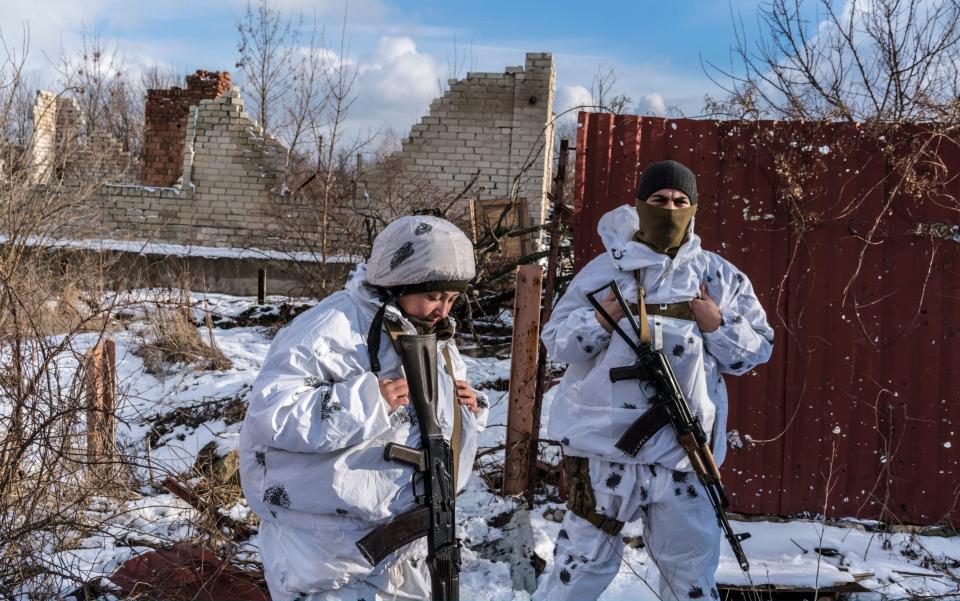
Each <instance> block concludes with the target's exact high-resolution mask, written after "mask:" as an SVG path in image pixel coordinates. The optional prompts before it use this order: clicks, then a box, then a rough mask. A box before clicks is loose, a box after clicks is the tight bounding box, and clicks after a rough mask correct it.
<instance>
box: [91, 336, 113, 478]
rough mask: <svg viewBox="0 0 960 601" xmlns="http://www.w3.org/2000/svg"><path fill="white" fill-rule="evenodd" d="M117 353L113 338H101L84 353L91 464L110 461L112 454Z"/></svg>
mask: <svg viewBox="0 0 960 601" xmlns="http://www.w3.org/2000/svg"><path fill="white" fill-rule="evenodd" d="M116 354H117V345H116V343H115V342H114V341H113V339H112V338H103V339H101V340H100V342H98V343H97V345H96V346H95V347H93V349H91V350H90V352H89V353H87V361H86V364H87V369H86V375H85V378H86V382H85V384H86V397H87V461H88V462H89V463H90V464H91V465H97V464H100V463H103V462H109V461H111V460H112V459H113V457H114V454H115V447H114V441H115V432H116V426H115V421H114V409H115V406H116V372H117V370H116Z"/></svg>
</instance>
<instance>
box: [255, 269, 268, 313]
mask: <svg viewBox="0 0 960 601" xmlns="http://www.w3.org/2000/svg"><path fill="white" fill-rule="evenodd" d="M266 299H267V269H266V267H261V268H260V269H257V304H258V305H262V304H264V303H265V302H266Z"/></svg>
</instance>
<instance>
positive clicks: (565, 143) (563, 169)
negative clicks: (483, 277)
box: [526, 138, 570, 509]
mask: <svg viewBox="0 0 960 601" xmlns="http://www.w3.org/2000/svg"><path fill="white" fill-rule="evenodd" d="M569 151H570V140H568V139H566V138H563V139H561V140H560V158H559V164H558V165H557V175H556V177H555V178H554V180H553V190H552V193H551V195H552V196H553V216H552V217H551V221H550V254H549V255H548V256H549V259H547V281H546V284H545V285H544V291H543V307H542V308H541V309H540V327H541V328H543V326H544V324H546V323H547V322H548V321H550V314H551V313H552V312H553V295H554V291H555V290H556V287H557V262H558V260H559V256H560V231H561V229H562V228H561V223H560V220H561V217H560V216H561V212H562V210H563V185H564V183H565V182H566V178H567V154H568V153H569ZM539 346H540V350H539V353H538V354H537V386H536V390H535V392H534V396H533V433H534V436H533V439H532V440H531V447H532V448H531V450H530V467H529V468H528V469H529V470H530V471H529V474H530V477H529V480H528V482H527V495H526V496H527V506H528V507H529V508H530V509H533V487H534V485H535V484H536V482H535V480H536V474H537V471H536V466H537V455H538V454H539V453H538V452H539V448H538V447H539V445H538V441H539V439H540V413H541V411H542V408H543V395H544V393H545V392H546V379H547V349H546V348H544V347H543V345H539Z"/></svg>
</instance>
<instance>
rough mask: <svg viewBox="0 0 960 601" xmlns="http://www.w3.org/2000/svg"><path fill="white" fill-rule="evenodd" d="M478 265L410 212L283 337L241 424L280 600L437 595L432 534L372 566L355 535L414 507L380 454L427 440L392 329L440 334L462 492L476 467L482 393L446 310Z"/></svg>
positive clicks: (405, 473)
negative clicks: (429, 545) (457, 429)
mask: <svg viewBox="0 0 960 601" xmlns="http://www.w3.org/2000/svg"><path fill="white" fill-rule="evenodd" d="M474 270H475V268H474V258H473V247H472V245H471V244H470V241H469V240H468V239H467V237H466V236H465V235H464V234H463V232H461V231H460V230H459V229H458V228H457V227H456V226H454V225H453V224H452V223H449V222H448V221H445V220H443V219H439V218H436V217H421V216H415V217H401V218H400V219H397V220H395V221H393V222H392V223H391V224H390V225H388V226H387V227H386V228H385V229H384V230H383V231H382V232H381V233H380V234H379V235H378V236H377V238H376V240H375V241H374V243H373V249H372V251H371V255H370V259H369V261H368V262H367V263H366V265H360V266H358V268H357V270H356V271H355V273H354V274H353V276H352V278H351V279H350V281H349V282H348V283H347V286H346V289H344V290H342V291H340V292H338V293H336V294H333V295H331V296H329V297H327V298H326V299H324V300H323V301H322V302H320V303H319V304H318V305H317V306H316V307H313V308H312V309H310V310H309V311H306V312H305V313H303V314H302V315H300V316H298V317H297V318H296V319H295V320H293V322H291V323H290V324H289V325H287V326H286V327H285V328H284V329H283V330H281V331H280V333H279V334H278V335H277V337H276V339H275V340H274V341H273V344H272V346H271V347H270V351H269V353H268V354H267V357H266V359H265V360H264V363H263V368H262V370H261V372H260V375H259V376H258V377H257V379H256V382H255V383H254V385H253V391H252V392H251V395H250V399H251V400H250V407H249V409H248V411H247V415H246V418H245V419H244V422H243V427H242V430H241V433H240V467H241V477H242V482H243V490H244V494H245V496H246V498H247V501H248V502H249V504H250V507H251V508H252V509H253V510H254V511H255V512H256V513H257V514H258V515H259V516H260V552H261V556H262V560H263V566H264V572H265V574H266V579H267V584H268V585H269V587H270V594H271V597H272V598H273V599H274V601H285V600H293V599H297V600H305V601H328V600H334V599H336V600H338V601H360V600H365V601H375V600H378V599H391V600H393V599H400V600H403V599H427V598H429V597H430V590H431V588H430V575H429V573H428V572H427V568H426V563H425V562H424V561H423V560H424V558H425V557H426V543H425V539H420V540H418V541H416V542H414V543H412V544H410V545H407V546H406V547H403V548H401V549H399V550H398V551H396V552H395V553H394V554H393V555H392V556H390V557H388V558H387V559H385V560H383V561H382V562H380V564H378V565H376V566H371V565H370V564H369V563H368V562H367V561H366V559H364V557H363V556H362V555H361V553H360V551H359V550H358V548H357V546H356V542H357V541H358V540H360V539H361V538H362V537H363V536H365V535H366V534H367V533H369V532H370V531H371V530H373V529H374V527H376V526H378V525H380V524H383V523H384V522H387V521H389V520H390V519H391V518H393V517H395V516H397V515H399V514H402V513H405V512H407V511H409V510H411V509H413V508H414V504H415V499H414V484H413V469H412V468H411V467H408V466H406V465H404V464H401V463H396V462H388V461H386V460H385V459H384V447H385V445H386V444H387V443H389V442H396V443H400V444H403V445H406V446H408V447H413V448H419V447H420V444H421V443H420V429H419V427H418V425H417V420H416V417H415V414H414V412H413V407H412V406H410V405H409V400H408V398H407V383H406V380H405V379H404V377H403V373H402V372H401V366H400V356H399V355H398V354H397V352H396V350H395V349H394V347H393V345H392V344H391V342H390V337H389V334H390V332H391V331H392V332H394V333H401V332H402V333H405V334H417V333H421V334H422V333H429V332H433V333H436V334H437V337H438V343H437V347H438V348H437V362H438V374H439V378H438V380H439V381H438V384H439V386H438V389H439V395H438V396H439V399H440V401H439V406H438V408H437V414H438V418H439V421H440V425H441V427H442V429H443V432H444V435H445V436H446V437H447V438H448V439H449V438H450V437H451V434H452V432H453V430H454V422H455V419H456V416H455V412H458V413H459V414H460V419H461V436H460V441H459V447H460V455H459V463H458V472H459V474H460V476H459V478H458V484H459V487H458V488H459V489H461V490H462V488H463V487H464V485H465V484H466V481H467V477H468V476H469V475H470V473H471V471H472V466H473V460H474V456H475V455H476V450H477V443H478V440H477V439H478V435H479V433H480V431H481V430H482V429H483V426H484V423H485V422H486V416H487V411H486V402H485V400H484V399H483V397H482V396H479V397H478V394H477V393H476V392H475V391H474V390H473V389H472V388H471V387H470V385H469V384H468V383H467V376H466V365H465V364H464V362H463V360H462V359H461V357H460V354H459V353H458V352H457V348H456V345H455V344H454V341H453V333H454V323H453V321H452V320H451V319H449V318H448V313H449V311H450V308H451V306H452V304H453V301H454V300H455V299H456V297H457V295H459V294H460V293H462V292H463V290H465V289H466V286H467V282H468V281H469V280H471V279H473V277H474V275H475V274H474ZM391 328H392V329H391ZM381 341H382V343H381ZM447 357H449V360H450V363H449V364H450V365H451V366H452V368H453V373H450V370H449V369H448V366H447V365H448V363H447ZM454 446H455V447H456V445H454ZM418 492H419V493H422V492H423V491H422V484H420V485H419V488H418Z"/></svg>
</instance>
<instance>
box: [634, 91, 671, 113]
mask: <svg viewBox="0 0 960 601" xmlns="http://www.w3.org/2000/svg"><path fill="white" fill-rule="evenodd" d="M636 111H637V114H638V115H653V116H655V117H664V116H666V114H667V103H666V102H664V100H663V96H661V95H660V94H644V95H642V96H640V100H639V102H638V103H637V108H636Z"/></svg>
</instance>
